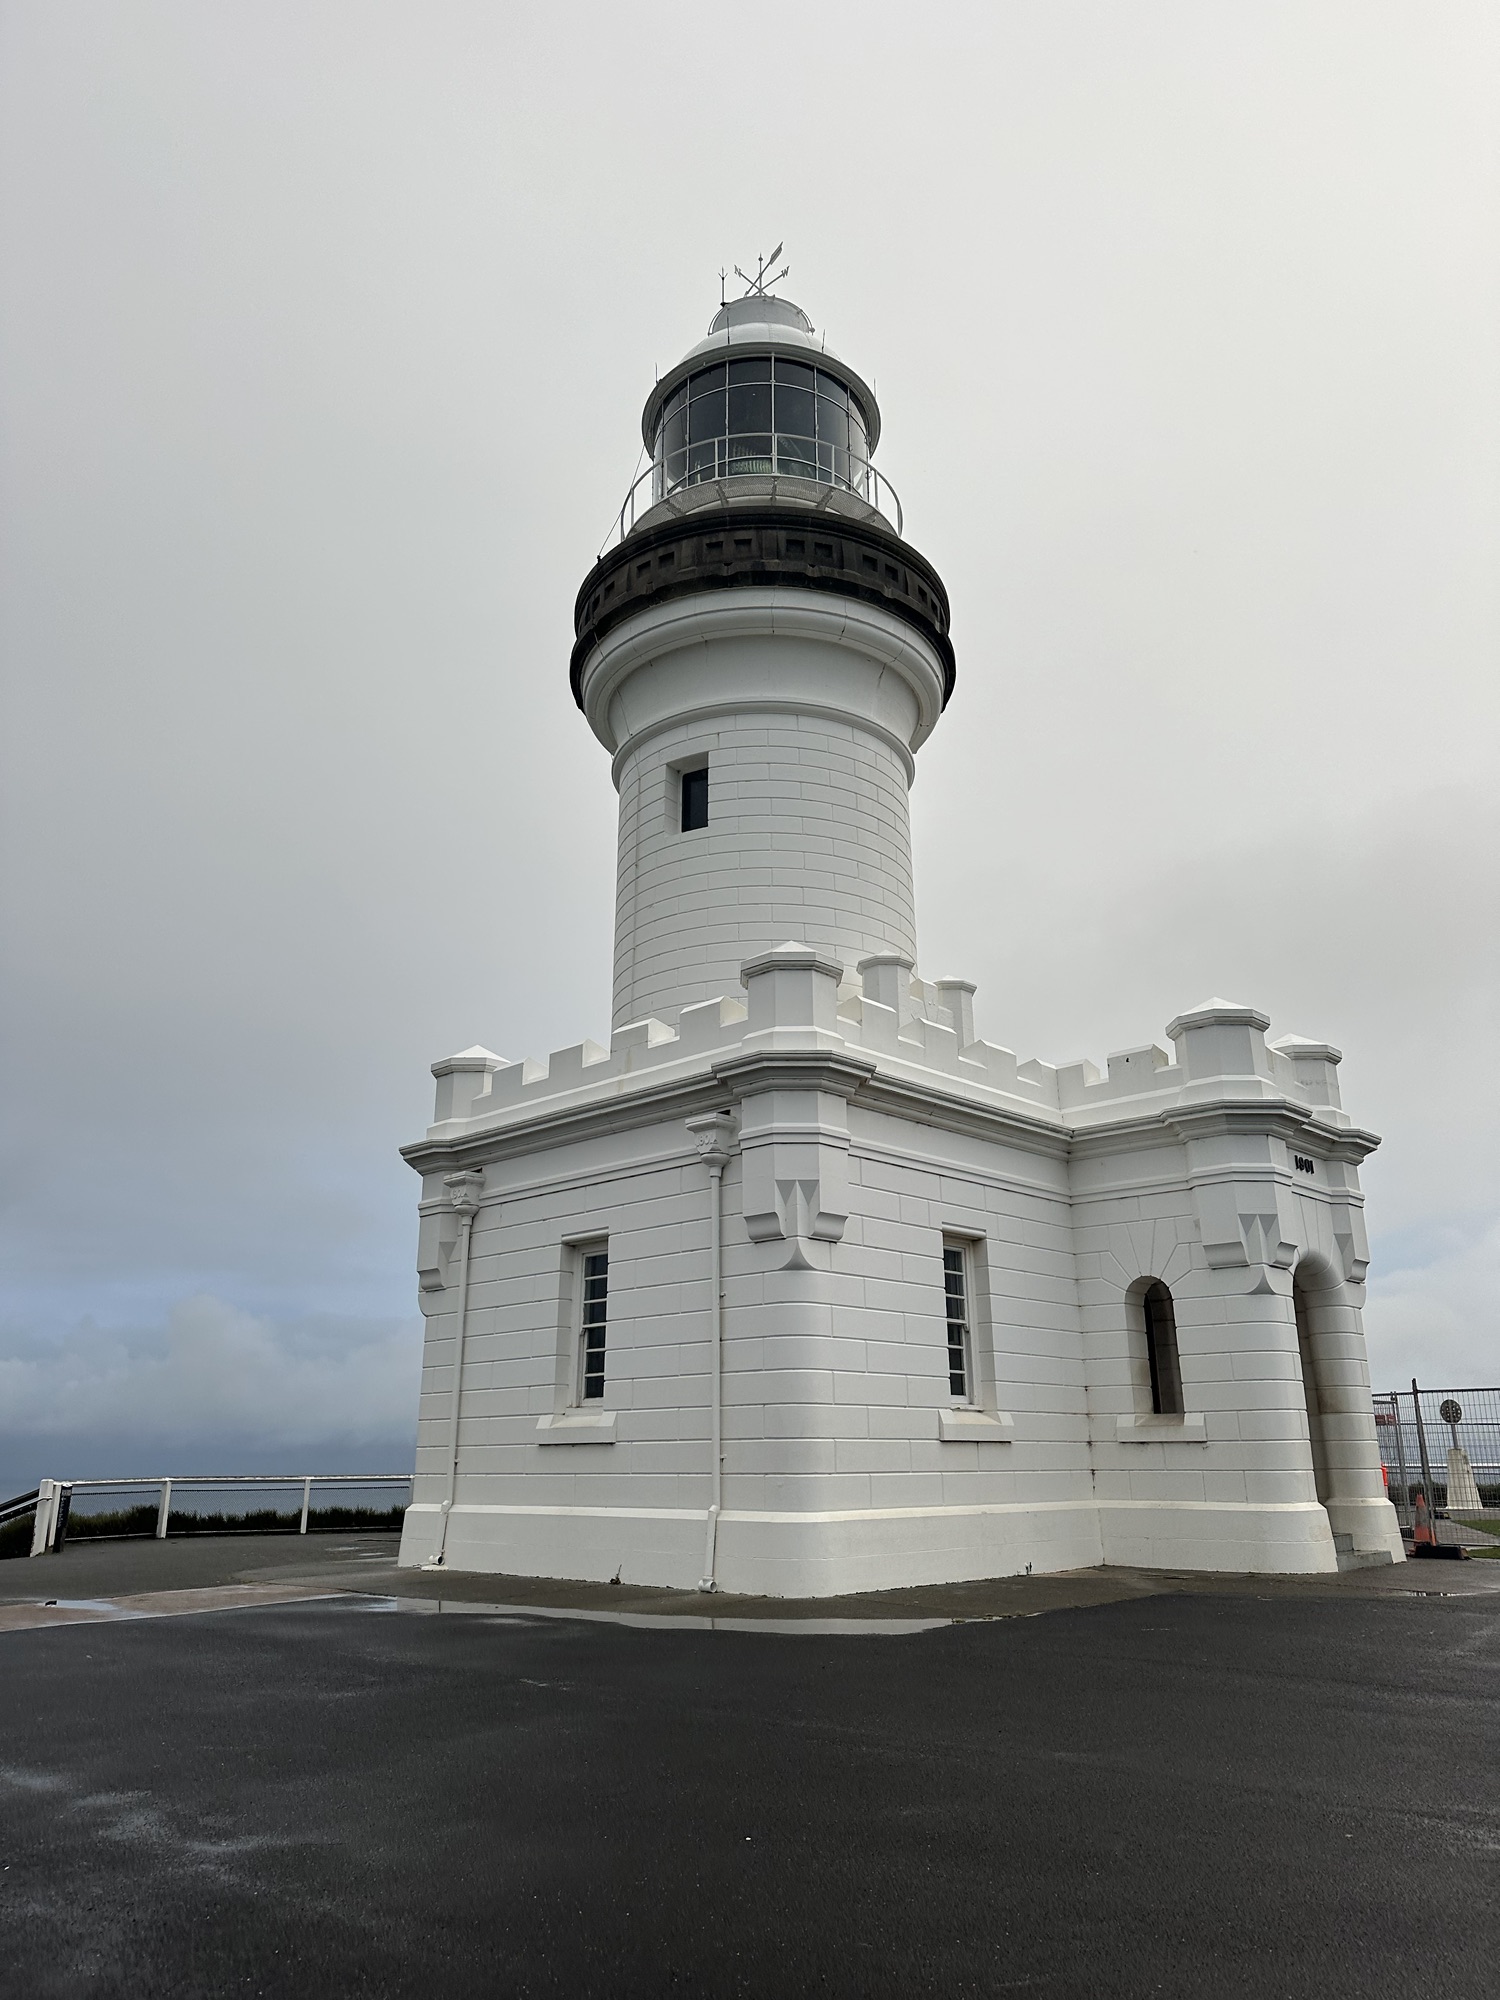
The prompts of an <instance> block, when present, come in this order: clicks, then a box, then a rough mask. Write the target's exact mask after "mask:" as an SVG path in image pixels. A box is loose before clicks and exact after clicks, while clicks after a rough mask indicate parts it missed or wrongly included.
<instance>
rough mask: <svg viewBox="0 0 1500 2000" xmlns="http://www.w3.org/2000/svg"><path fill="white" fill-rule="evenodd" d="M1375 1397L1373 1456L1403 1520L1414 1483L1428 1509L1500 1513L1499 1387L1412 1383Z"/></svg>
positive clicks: (1408, 1522) (1407, 1519) (1407, 1517)
mask: <svg viewBox="0 0 1500 2000" xmlns="http://www.w3.org/2000/svg"><path fill="white" fill-rule="evenodd" d="M1374 1401H1375V1435H1376V1437H1377V1438H1378V1439H1379V1440H1380V1462H1381V1464H1382V1465H1383V1466H1384V1467H1385V1476H1386V1484H1387V1486H1388V1487H1389V1489H1390V1495H1391V1500H1392V1501H1393V1503H1394V1505H1395V1508H1396V1512H1397V1514H1398V1516H1399V1517H1400V1520H1401V1523H1402V1525H1403V1526H1404V1527H1410V1526H1411V1523H1412V1507H1413V1502H1414V1500H1415V1498H1416V1495H1417V1492H1418V1490H1419V1489H1420V1490H1422V1491H1424V1492H1425V1493H1426V1495H1427V1498H1428V1501H1429V1503H1430V1505H1431V1506H1433V1507H1435V1508H1444V1509H1448V1508H1450V1506H1451V1510H1452V1511H1453V1512H1454V1513H1457V1514H1462V1513H1484V1514H1491V1513H1494V1514H1500V1389H1423V1388H1420V1387H1419V1386H1418V1385H1417V1384H1416V1383H1415V1382H1413V1383H1412V1385H1411V1388H1410V1389H1390V1390H1386V1391H1385V1392H1384V1393H1383V1394H1381V1395H1378V1396H1376V1397H1375V1399H1374ZM1450 1487H1451V1500H1450ZM1476 1500H1477V1503H1478V1504H1477V1506H1476V1504H1475V1502H1476Z"/></svg>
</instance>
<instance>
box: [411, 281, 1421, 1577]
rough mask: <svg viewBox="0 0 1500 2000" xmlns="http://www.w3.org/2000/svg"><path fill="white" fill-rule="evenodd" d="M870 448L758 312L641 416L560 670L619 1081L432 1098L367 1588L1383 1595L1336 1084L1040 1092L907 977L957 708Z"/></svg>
mask: <svg viewBox="0 0 1500 2000" xmlns="http://www.w3.org/2000/svg"><path fill="white" fill-rule="evenodd" d="M881 429H882V416H881V411H880V407H879V404H878V401H877V399H876V397H875V394H874V392H873V389H872V388H871V386H870V384H869V382H868V381H867V380H866V379H865V378H864V377H863V376H862V375H861V374H860V373H859V371H858V370H857V369H856V368H855V367H854V366H852V365H851V364H849V363H848V362H846V361H844V360H843V359H842V358H841V357H840V356H839V355H837V354H835V353H834V352H833V351H832V350H830V348H829V347H828V345H827V343H826V340H825V339H824V338H823V337H822V336H821V335H820V334H819V333H818V331H817V330H816V328H815V327H814V325H813V323H812V321H811V319H810V318H809V317H808V315H807V314H806V313H804V312H803V311H802V310H801V308H800V307H798V306H797V305H795V304H793V303H792V302H791V301H790V300H788V299H786V298H784V297H779V296H777V295H775V293H774V291H773V290H772V284H771V281H767V280H766V278H765V276H764V273H763V272H762V274H760V275H759V276H758V277H757V279H756V280H755V281H753V282H751V283H749V284H748V286H747V290H746V292H745V295H744V296H743V297H741V298H738V299H735V300H733V301H731V302H726V303H723V304H721V307H720V310H719V311H718V312H717V313H716V314H715V315H714V317H713V319H712V321H711V323H710V325H709V327H708V330H707V333H706V334H705V336H704V337H703V338H702V339H701V340H700V341H698V342H697V343H696V344H695V345H694V346H693V347H691V348H690V349H689V350H688V352H687V353H686V354H685V355H684V356H683V358H682V360H681V361H680V362H679V363H678V364H677V365H676V367H674V368H673V369H671V370H670V371H669V372H668V373H667V374H665V375H664V376H662V377H661V378H660V380H658V381H657V383H656V384H655V385H654V386H653V388H652V390H651V393H650V395H649V396H648V397H647V399H646V402H645V407H644V410H643V412H642V437H643V442H644V444H645V447H646V454H647V459H648V464H647V469H646V471H645V472H644V473H643V474H642V476H641V478H640V479H639V480H638V481H637V482H636V484H635V485H634V486H633V487H632V488H631V490H630V492H629V493H628V494H627V496H626V500H625V503H624V505H623V507H622V509H621V512H620V516H619V520H618V522H617V525H616V531H615V533H614V534H613V535H612V536H611V539H610V542H609V545H608V546H607V547H606V548H605V550H604V551H603V552H602V553H601V554H600V556H599V558H598V560H597V561H596V562H595V563H594V564H593V566H592V567H591V568H590V570H589V571H588V574H587V575H586V577H585V578H584V581H583V583H582V586H581V588H580V590H579V592H578V597H577V601H576V605H575V620H574V622H575V632H576V641H575V644H574V647H573V651H572V658H571V662H570V668H569V671H570V675H571V685H572V691H573V696H574V699H575V700H576V702H577V704H578V707H579V709H580V710H581V712H582V715H583V717H584V718H585V720H586V722H587V724H588V727H589V728H590V729H591V730H592V732H593V734H594V736H595V737H596V738H597V740H598V742H599V743H600V744H601V745H602V746H603V749H604V750H605V751H606V752H607V754H608V758H609V767H610V771H611V774H612V777H613V781H614V784H615V787H616V790H617V792H618V795H619V835H618V852H617V878H616V884H617V886H616V905H615V930H614V960H613V1009H612V1022H611V1028H610V1033H609V1037H608V1040H607V1042H606V1041H601V1042H584V1043H582V1044H581V1045H578V1046H575V1047H573V1048H569V1049H563V1050H560V1051H557V1052H554V1053H553V1054H551V1055H550V1056H547V1057H545V1058H543V1059H541V1060H522V1061H512V1060H506V1059H504V1058H502V1057H501V1056H499V1055H497V1054H494V1053H492V1052H491V1050H490V1049H489V1048H487V1047H485V1046H482V1045H476V1046H474V1047H472V1048H469V1049H466V1050H465V1051H463V1052H462V1053H460V1054H458V1055H454V1056H450V1057H447V1058H445V1059H444V1060H442V1061H440V1062H437V1063H435V1064H434V1065H433V1073H434V1076H435V1078H436V1081H437V1101H436V1105H435V1111H434V1120H433V1123H432V1125H431V1126H430V1127H429V1129H428V1131H427V1133H426V1134H425V1135H424V1137H423V1138H421V1139H420V1140H418V1141H417V1142H415V1143H414V1144H412V1145H409V1146H407V1147H405V1148H404V1149H403V1151H404V1154H405V1157H406V1158H407V1160H408V1161H409V1163H410V1164H411V1165H412V1166H413V1167H414V1168H415V1169H416V1170H417V1171H418V1172H419V1173H420V1174H421V1176H422V1196H421V1200H420V1205H419V1218H420V1220H419V1247H418V1269H419V1285H420V1295H421V1299H422V1305H423V1311H424V1314H425V1315H426V1337H425V1346H424V1357H423V1375H422V1391H421V1406H420V1413H419V1431H418V1447H417V1467H416V1484H415V1490H414V1497H413V1504H412V1506H411V1508H410V1509H409V1510H408V1513H407V1516H406V1523H405V1529H404V1532H403V1538H402V1560H403V1562H407V1563H423V1564H428V1565H441V1566H443V1567H451V1568H459V1569H468V1570H479V1571H493V1572H509V1573H513V1574H524V1575H540V1576H549V1575H550V1576H558V1577H576V1578H608V1577H612V1576H622V1577H624V1578H625V1579H627V1580H629V1581H634V1582H640V1583H654V1584H664V1585H669V1586H676V1587H679V1588H683V1589H694V1588H698V1589H705V1590H731V1591H743V1592H755V1593H761V1594H769V1595H782V1596H836V1595H839V1594H841V1593H846V1592H851V1591H858V1590H864V1589H876V1588H889V1587H892V1586H899V1585H903V1584H918V1583H924V1582H935V1581H947V1580H955V1579H959V1578H971V1577H982V1576H992V1575H1003V1574H1008V1573H1013V1572H1016V1571H1020V1570H1023V1569H1026V1568H1030V1569H1032V1570H1047V1569H1063V1568H1077V1567H1082V1566H1087V1565H1092V1564H1100V1563H1134V1564H1152V1565H1170V1566H1172V1567H1193V1568H1201V1569H1225V1570H1241V1571H1244V1570H1279V1571H1315V1570H1328V1569H1333V1568H1336V1567H1339V1566H1347V1565H1349V1564H1354V1563H1368V1562H1386V1561H1391V1560H1399V1559H1400V1556H1401V1540H1400V1534H1399V1530H1398V1528H1397V1525H1396V1520H1395V1515H1394V1512H1393V1510H1392V1509H1391V1507H1390V1505H1389V1503H1388V1501H1387V1500H1386V1499H1385V1495H1384V1489H1383V1483H1382V1479H1381V1473H1380V1459H1379V1452H1378V1448H1377V1445H1376V1439H1375V1430H1374V1421H1373V1414H1372V1410H1371V1404H1370V1396H1369V1378H1368V1367H1367V1363H1366V1359H1365V1349H1364V1338H1363V1332H1362V1328H1361V1324H1360V1305H1361V1303H1362V1299H1363V1282H1364V1274H1365V1268H1366V1263H1367V1258H1368V1252H1367V1249H1366V1244H1365V1233H1364V1225H1363V1197H1362V1194H1361V1192H1360V1188H1359V1182H1358V1167H1359V1163H1360V1161H1361V1160H1362V1159H1363V1158H1364V1157H1365V1156H1366V1155H1367V1154H1368V1153H1369V1152H1370V1151H1371V1150H1372V1149H1373V1147H1374V1146H1375V1145H1376V1144H1377V1143H1378V1141H1377V1140H1376V1139H1375V1137H1374V1135H1373V1134H1371V1133H1368V1132H1365V1131H1363V1130H1362V1129H1360V1128H1359V1127H1357V1126H1355V1125H1354V1124H1353V1122H1352V1120H1351V1119H1350V1117H1349V1115H1348V1114H1347V1113H1346V1112H1345V1111H1344V1110H1343V1108H1342V1104H1341V1101H1340V1093H1339V1087H1338V1078H1337V1069H1338V1064H1339V1061H1340V1056H1339V1052H1338V1050H1336V1049H1335V1048H1333V1047H1332V1046H1331V1045H1330V1044H1328V1043H1326V1042H1321V1041H1311V1040H1306V1039H1303V1038H1300V1037H1297V1036H1284V1037H1282V1038H1280V1039H1279V1040H1277V1041H1274V1042H1273V1041H1268V1040H1267V1030H1268V1029H1269V1027H1270V1022H1269V1020H1268V1018H1267V1017H1266V1015H1265V1014H1263V1013H1261V1012H1260V1011H1258V1010H1257V1009H1255V1008H1254V1007H1248V1006H1244V1005H1240V1004H1238V1003H1235V1002H1231V1001H1226V1000H1222V999H1214V1000H1210V1001H1208V1002H1205V1003H1203V1004H1202V1005H1200V1006H1197V1007H1193V1008H1190V1009H1188V1010H1186V1011H1185V1012H1184V1013H1182V1014H1180V1015H1179V1016H1178V1017H1177V1018H1176V1019H1175V1020H1174V1021H1173V1022H1172V1023H1170V1024H1169V1026H1168V1028H1167V1030H1166V1039H1167V1041H1168V1042H1169V1043H1170V1044H1171V1047H1170V1048H1163V1047H1161V1046H1158V1045H1156V1044H1148V1045H1146V1046H1144V1047H1141V1048H1136V1049H1129V1050H1125V1051H1122V1052H1119V1053H1117V1054H1115V1055H1112V1056H1111V1057H1110V1058H1109V1061H1108V1065H1107V1068H1106V1069H1105V1070H1104V1071H1101V1070H1099V1069H1097V1068H1096V1067H1095V1066H1094V1065H1093V1064H1091V1063H1089V1062H1079V1063H1075V1064H1072V1065H1069V1066H1064V1067H1062V1068H1054V1067H1051V1066H1049V1065H1046V1064H1043V1063H1040V1062H1036V1061H1018V1060H1017V1057H1016V1055H1015V1054H1014V1053H1013V1052H1012V1051H1011V1050H1009V1049H1007V1048H1005V1047H1003V1046H999V1045H997V1044H992V1043H990V1042H987V1041H984V1040H982V1039H980V1038H979V1036H978V1035H977V1033H976V1030H975V1009H974V993H975V989H974V987H973V985H972V984H971V983H970V982H968V981H967V980H965V979H963V978H960V977H944V978H937V979H930V978H928V977H926V976H925V975H924V973H923V972H921V971H919V957H918V948H917V944H918V940H917V912H916V906H915V897H914V892H913V880H912V858H911V854H912V844H911V821H910V805H909V799H910V793H911V788H912V785H913V782H914V780H915V777H916V770H917V758H918V754H919V752H920V750H921V748H922V745H923V744H924V743H925V742H926V740H927V738H928V737H929V736H930V735H931V733H932V731H933V730H934V729H935V728H936V727H937V726H938V724H939V723H940V721H941V720H942V718H943V715H944V711H945V709H946V708H947V706H948V705H949V703H950V702H951V701H953V700H955V699H956V698H957V697H956V669H957V663H956V657H955V652H954V647H953V642H952V638H951V633H950V615H949V600H948V593H947V590H946V589H945V587H944V584H943V581H942V579H941V577H940V576H939V575H938V573H937V571H936V569H935V568H934V567H933V565H932V564H931V563H930V562H929V561H928V560H927V559H926V557H925V556H923V555H922V553H921V552H920V551H919V549H918V548H917V547H916V546H915V545H914V543H913V541H912V539H911V538H910V536H909V534H908V529H907V523H906V519H905V514H904V510H903V507H902V503H901V501H900V499H898V497H897V496H896V495H895V493H894V492H893V490H892V489H891V487H890V486H889V484H888V482H887V481H886V480H885V479H884V477H883V476H882V474H881V472H880V471H879V469H878V468H877V465H876V463H875V454H876V451H877V447H878V445H879V441H880V436H881ZM979 920H980V921H982V920H983V918H982V915H981V917H980V919H979ZM996 920H998V913H997V916H996Z"/></svg>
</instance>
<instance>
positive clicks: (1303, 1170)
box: [1292, 1153, 1313, 1174]
mask: <svg viewBox="0 0 1500 2000" xmlns="http://www.w3.org/2000/svg"><path fill="white" fill-rule="evenodd" d="M1292 1165H1293V1166H1294V1167H1295V1168H1296V1169H1297V1171H1298V1173H1299V1174H1310V1173H1311V1172H1312V1171H1313V1163H1312V1161H1311V1160H1310V1159H1309V1158H1308V1157H1307V1155H1306V1153H1293V1155H1292Z"/></svg>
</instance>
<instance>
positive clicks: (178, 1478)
mask: <svg viewBox="0 0 1500 2000" xmlns="http://www.w3.org/2000/svg"><path fill="white" fill-rule="evenodd" d="M411 1482H412V1476H411V1474H410V1473H409V1472H306V1473H292V1474H286V1473H270V1472H252V1473H238V1474H235V1473H203V1474H190V1475H186V1476H184V1475H182V1474H171V1475H168V1476H166V1477H163V1478H158V1479H41V1480H38V1481H37V1488H36V1492H35V1494H23V1495H21V1496H20V1497H19V1498H18V1499H17V1500H14V1501H11V1502H9V1503H8V1504H7V1506H6V1508H5V1509H4V1510H3V1512H4V1513H5V1514H6V1515H7V1516H8V1517H10V1518H12V1519H14V1518H17V1517H20V1516H24V1514H25V1513H26V1512H27V1511H28V1510H29V1508H30V1506H31V1505H32V1504H34V1505H35V1508H36V1518H35V1523H34V1526H33V1528H32V1535H31V1553H32V1554H33V1555H34V1556H43V1555H51V1554H52V1553H54V1551H55V1550H56V1549H57V1547H58V1545H59V1531H60V1530H64V1529H65V1525H66V1522H67V1518H68V1513H69V1510H70V1508H71V1506H72V1502H73V1497H74V1495H75V1494H80V1493H87V1494H103V1493H118V1494H119V1495H120V1496H121V1497H122V1498H128V1497H129V1496H131V1495H133V1494H138V1495H139V1496H140V1497H141V1498H142V1499H144V1498H145V1496H146V1495H147V1494H148V1493H152V1492H154V1493H155V1494H156V1495H157V1503H156V1540H157V1541H159V1542H164V1541H165V1540H166V1538H167V1527H168V1523H169V1522H170V1520H171V1517H172V1496H173V1493H174V1491H175V1492H176V1493H177V1494H178V1496H179V1498H180V1496H181V1495H182V1494H183V1493H184V1492H192V1493H195V1494H196V1493H202V1492H212V1491H217V1490H221V1489H224V1488H229V1487H247V1486H249V1487H262V1488H264V1487H272V1488H277V1487H279V1488H280V1489H281V1490H282V1491H284V1492H285V1491H291V1492H296V1491H297V1489H299V1488H300V1489H301V1500H302V1511H301V1516H300V1519H299V1522H298V1526H297V1532H298V1534H299V1535H305V1534H306V1533H307V1523H308V1516H309V1514H310V1513H311V1511H312V1500H313V1489H314V1487H322V1488H324V1489H327V1488H329V1487H333V1488H342V1489H348V1488H351V1487H354V1488H360V1489H369V1488H380V1489H385V1490H387V1491H394V1490H400V1491H401V1492H402V1493H403V1494H404V1495H405V1496H406V1497H407V1498H408V1499H409V1498H410V1494H411ZM393 1504H394V1502H393Z"/></svg>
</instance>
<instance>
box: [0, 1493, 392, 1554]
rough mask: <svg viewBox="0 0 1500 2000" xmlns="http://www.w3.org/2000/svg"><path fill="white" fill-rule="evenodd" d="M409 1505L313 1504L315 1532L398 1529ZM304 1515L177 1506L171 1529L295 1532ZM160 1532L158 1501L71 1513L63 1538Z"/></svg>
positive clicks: (310, 1527)
mask: <svg viewBox="0 0 1500 2000" xmlns="http://www.w3.org/2000/svg"><path fill="white" fill-rule="evenodd" d="M405 1515H406V1508H405V1506H404V1504H403V1505H400V1506H395V1507H337V1506H334V1507H313V1508H310V1509H309V1510H308V1516H307V1532H308V1533H309V1534H310V1535H320V1534H349V1533H351V1532H355V1533H357V1532H359V1531H361V1530H364V1531H366V1532H369V1531H382V1530H383V1531H386V1532H389V1531H391V1530H394V1529H397V1528H399V1527H400V1526H401V1523H402V1520H403V1519H404V1518H405ZM301 1520H302V1508H301V1504H300V1503H299V1504H298V1505H297V1506H296V1507H293V1508H291V1509H289V1510H287V1511H285V1512H283V1511H282V1510H281V1509H280V1508H277V1507H253V1508H251V1509H249V1511H248V1512H246V1513H243V1514H223V1513H213V1514H199V1513H197V1512H195V1511H193V1510H191V1509H186V1508H184V1509H181V1510H179V1509H178V1508H176V1507H174V1508H173V1509H172V1512H171V1515H170V1516H169V1518H168V1521H167V1533H168V1534H169V1535H170V1536H171V1537H172V1538H173V1539H174V1540H175V1539H176V1538H177V1537H178V1536H180V1535H295V1534H296V1532H297V1529H298V1526H299V1525H300V1523H301ZM155 1533H156V1506H155V1505H154V1504H149V1505H147V1506H144V1507H119V1508H116V1509H114V1510H113V1511H112V1512H108V1513H98V1514H75V1513H69V1515H68V1526H67V1532H66V1534H65V1536H64V1542H65V1543H67V1542H105V1541H124V1540H126V1539H139V1538H141V1537H143V1536H147V1535H154V1534H155ZM30 1549H31V1525H30V1523H29V1522H28V1523H27V1524H26V1550H27V1552H28V1553H29V1552H30Z"/></svg>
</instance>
